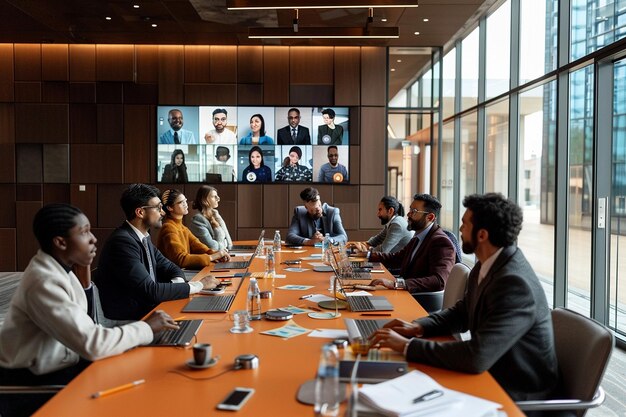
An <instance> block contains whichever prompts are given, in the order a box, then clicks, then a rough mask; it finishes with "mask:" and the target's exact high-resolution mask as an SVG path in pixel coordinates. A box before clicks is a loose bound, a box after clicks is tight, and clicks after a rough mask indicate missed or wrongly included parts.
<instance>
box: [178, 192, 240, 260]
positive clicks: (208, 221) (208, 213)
mask: <svg viewBox="0 0 626 417" xmlns="http://www.w3.org/2000/svg"><path fill="white" fill-rule="evenodd" d="M219 203H220V196H219V195H217V190H216V189H215V188H213V187H211V186H210V185H203V186H202V187H200V188H198V192H197V193H196V198H195V200H193V203H192V207H193V208H194V209H195V210H198V214H196V215H195V216H193V219H192V220H191V224H190V225H189V230H191V232H192V233H193V234H194V235H195V236H196V237H197V238H198V239H200V242H202V243H204V244H205V245H207V246H208V247H209V248H211V249H212V250H221V249H230V248H231V247H232V246H233V241H232V239H231V238H230V234H229V233H228V228H227V227H226V223H224V219H222V216H220V213H219V212H218V211H217V207H218V206H219Z"/></svg>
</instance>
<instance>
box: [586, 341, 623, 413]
mask: <svg viewBox="0 0 626 417" xmlns="http://www.w3.org/2000/svg"><path fill="white" fill-rule="evenodd" d="M602 387H603V388H604V391H606V400H605V401H604V404H602V405H601V406H600V407H598V408H596V409H593V410H589V412H588V413H587V417H618V416H619V417H625V416H626V352H625V351H623V350H622V349H619V348H615V350H614V351H613V355H612V356H611V361H610V362H609V367H608V369H607V371H606V373H605V375H604V379H603V380H602Z"/></svg>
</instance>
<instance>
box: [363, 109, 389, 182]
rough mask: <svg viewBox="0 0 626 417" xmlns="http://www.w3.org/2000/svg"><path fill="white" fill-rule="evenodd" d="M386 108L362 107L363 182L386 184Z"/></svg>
mask: <svg viewBox="0 0 626 417" xmlns="http://www.w3.org/2000/svg"><path fill="white" fill-rule="evenodd" d="M385 155H386V152H385V108H384V107H361V158H360V159H361V184H384V183H385V179H386V176H387V171H386V166H387V161H386V160H385V157H384V156H385Z"/></svg>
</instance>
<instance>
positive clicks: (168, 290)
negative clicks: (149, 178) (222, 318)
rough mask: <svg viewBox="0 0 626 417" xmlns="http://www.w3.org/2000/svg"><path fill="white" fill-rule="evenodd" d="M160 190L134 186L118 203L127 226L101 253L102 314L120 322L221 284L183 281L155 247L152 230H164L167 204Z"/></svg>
mask: <svg viewBox="0 0 626 417" xmlns="http://www.w3.org/2000/svg"><path fill="white" fill-rule="evenodd" d="M159 194H160V193H159V190H158V189H157V188H156V187H153V186H151V185H145V184H132V185H131V186H130V187H128V188H127V189H126V190H125V191H124V193H123V194H122V198H121V199H120V204H121V206H122V209H123V210H124V214H125V215H126V221H125V222H124V223H123V224H122V225H121V226H120V227H118V228H117V229H116V230H115V231H114V232H113V233H112V234H111V236H110V237H109V239H108V240H107V242H106V243H105V245H104V248H103V249H102V254H101V255H100V261H99V263H98V269H97V270H96V271H95V279H94V281H95V282H96V285H97V286H98V289H99V290H100V301H101V303H102V308H103V310H104V315H105V316H106V317H108V318H110V319H116V320H139V319H141V318H142V317H143V316H145V315H146V314H147V313H148V312H149V311H150V310H152V309H153V308H154V307H156V306H157V305H158V304H159V303H161V302H163V301H168V300H177V299H180V298H187V297H189V294H195V293H197V292H200V291H201V290H203V289H211V288H215V287H216V286H217V285H218V284H219V281H217V280H216V279H215V278H213V277H212V276H210V275H209V276H206V277H204V278H202V279H201V280H200V281H198V282H185V274H184V273H183V271H182V270H181V269H180V268H179V267H178V266H176V265H175V264H174V263H172V262H171V261H170V260H168V259H167V258H165V257H164V256H163V255H162V254H161V252H160V251H159V250H158V249H157V248H156V247H154V245H153V244H152V241H151V240H150V235H149V234H148V231H149V230H150V229H152V228H158V227H160V226H161V221H162V218H163V215H164V212H163V204H161V199H160V198H159Z"/></svg>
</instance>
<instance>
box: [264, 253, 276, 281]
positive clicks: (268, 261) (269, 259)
mask: <svg viewBox="0 0 626 417" xmlns="http://www.w3.org/2000/svg"><path fill="white" fill-rule="evenodd" d="M274 275H276V262H275V257H274V250H273V249H272V248H270V247H268V248H267V249H266V250H265V277H266V278H274Z"/></svg>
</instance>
